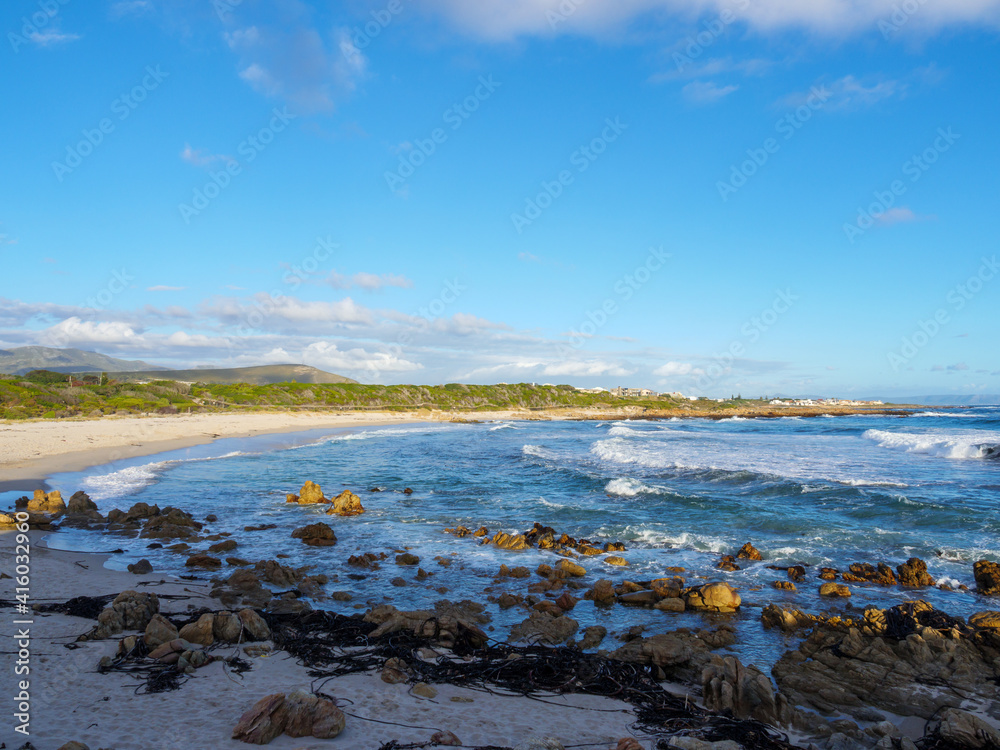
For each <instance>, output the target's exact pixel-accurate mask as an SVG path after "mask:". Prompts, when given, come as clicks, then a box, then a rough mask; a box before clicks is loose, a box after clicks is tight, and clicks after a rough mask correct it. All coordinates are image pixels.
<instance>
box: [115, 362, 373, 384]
mask: <svg viewBox="0 0 1000 750" xmlns="http://www.w3.org/2000/svg"><path fill="white" fill-rule="evenodd" d="M108 375H109V377H112V378H114V379H115V380H131V381H135V380H179V381H182V382H185V383H216V384H222V385H230V384H232V383H249V384H250V385H271V384H273V383H357V382H358V381H357V380H351V379H350V378H345V377H344V376H343V375H335V374H334V373H332V372H326V371H324V370H317V369H316V368H315V367H309V366H308V365H260V366H258V367H234V368H230V369H207V368H206V369H202V370H143V371H140V372H134V371H133V372H115V373H111V372H109V373H108Z"/></svg>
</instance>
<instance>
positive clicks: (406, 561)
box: [396, 552, 420, 565]
mask: <svg viewBox="0 0 1000 750" xmlns="http://www.w3.org/2000/svg"><path fill="white" fill-rule="evenodd" d="M419 564H420V558H419V557H417V556H416V555H413V554H410V553H409V552H404V553H403V554H401V555H396V565H419Z"/></svg>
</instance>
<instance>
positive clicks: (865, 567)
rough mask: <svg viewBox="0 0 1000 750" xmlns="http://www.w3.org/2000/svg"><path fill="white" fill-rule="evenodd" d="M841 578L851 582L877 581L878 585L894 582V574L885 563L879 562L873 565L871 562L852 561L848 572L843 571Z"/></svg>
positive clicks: (887, 584) (891, 584) (892, 583)
mask: <svg viewBox="0 0 1000 750" xmlns="http://www.w3.org/2000/svg"><path fill="white" fill-rule="evenodd" d="M843 579H844V580H845V581H849V582H853V583H861V582H865V581H867V582H869V583H877V584H879V585H880V586H893V585H895V584H896V574H895V573H894V572H893V571H892V568H890V567H889V566H888V565H886V564H885V563H879V564H878V567H877V568H876V567H874V566H873V565H871V563H852V564H851V566H850V568H849V572H847V573H844V575H843Z"/></svg>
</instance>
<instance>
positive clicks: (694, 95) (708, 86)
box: [681, 81, 739, 104]
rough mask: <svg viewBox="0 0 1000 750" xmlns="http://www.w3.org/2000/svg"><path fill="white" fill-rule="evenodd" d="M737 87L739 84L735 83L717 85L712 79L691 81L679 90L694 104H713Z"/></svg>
mask: <svg viewBox="0 0 1000 750" xmlns="http://www.w3.org/2000/svg"><path fill="white" fill-rule="evenodd" d="M738 88H739V86H737V85H735V84H730V85H729V86H717V85H716V84H715V83H713V82H712V81H691V83H689V84H687V85H686V86H685V87H684V88H683V89H681V92H682V93H683V94H684V97H685V98H686V99H687V100H688V101H691V102H694V103H695V104H713V103H714V102H717V101H719V100H720V99H723V98H725V97H727V96H729V95H730V94H732V93H733V92H734V91H736V90H737V89H738Z"/></svg>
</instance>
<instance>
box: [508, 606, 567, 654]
mask: <svg viewBox="0 0 1000 750" xmlns="http://www.w3.org/2000/svg"><path fill="white" fill-rule="evenodd" d="M579 627H580V624H579V623H578V622H577V621H576V620H573V619H570V618H569V617H566V616H565V615H563V616H562V617H554V616H552V615H550V614H546V613H544V612H532V613H531V615H530V616H529V617H528V619H527V620H524V621H523V622H520V623H518V624H517V625H515V626H514V627H512V628H511V629H510V641H511V642H512V643H516V642H518V641H529V642H531V643H540V644H545V645H550V646H558V645H560V644H562V643H565V642H566V641H568V640H569V639H570V638H572V637H573V635H575V634H576V631H577V630H578V629H579Z"/></svg>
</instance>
